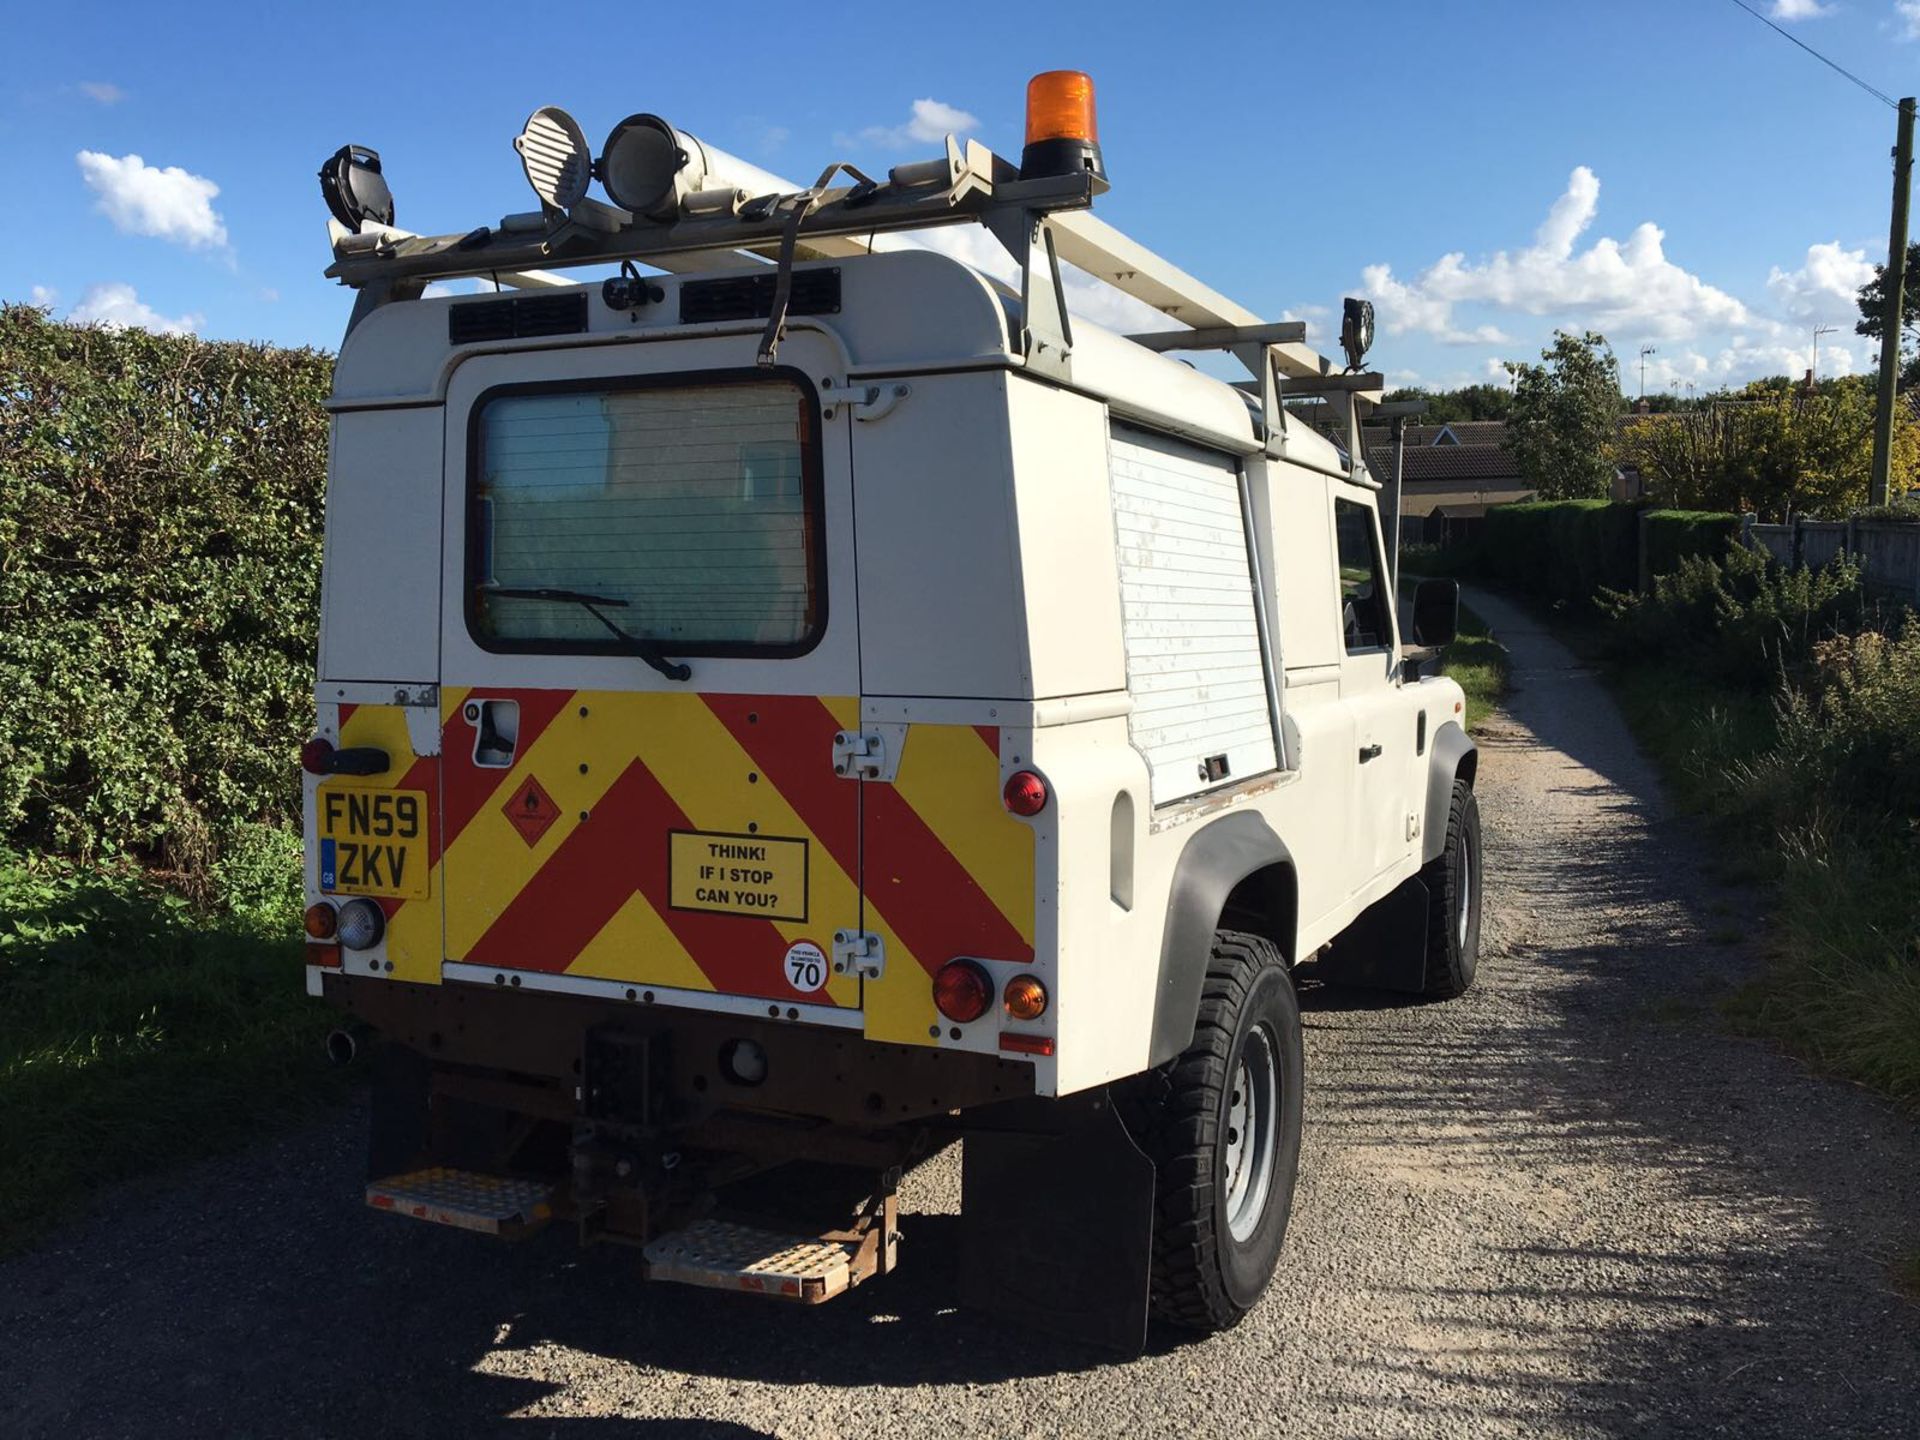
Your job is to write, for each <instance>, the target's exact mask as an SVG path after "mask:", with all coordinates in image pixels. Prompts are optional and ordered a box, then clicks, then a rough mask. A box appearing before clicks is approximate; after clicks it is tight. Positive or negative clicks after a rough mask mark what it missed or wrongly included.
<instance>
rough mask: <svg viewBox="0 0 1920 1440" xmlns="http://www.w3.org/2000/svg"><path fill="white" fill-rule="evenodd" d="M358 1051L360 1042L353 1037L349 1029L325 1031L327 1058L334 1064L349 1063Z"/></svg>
mask: <svg viewBox="0 0 1920 1440" xmlns="http://www.w3.org/2000/svg"><path fill="white" fill-rule="evenodd" d="M359 1053H360V1042H359V1041H358V1040H357V1039H355V1038H354V1034H353V1032H352V1031H351V1030H329V1031H328V1032H327V1059H329V1060H331V1061H332V1062H333V1063H334V1064H335V1065H351V1064H352V1063H353V1057H354V1056H355V1055H358V1054H359Z"/></svg>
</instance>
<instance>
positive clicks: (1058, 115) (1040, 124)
mask: <svg viewBox="0 0 1920 1440" xmlns="http://www.w3.org/2000/svg"><path fill="white" fill-rule="evenodd" d="M1076 170H1090V171H1092V172H1093V173H1094V174H1095V175H1098V176H1099V177H1100V178H1101V179H1102V180H1104V179H1106V178H1107V170H1106V166H1105V165H1103V164H1101V162H1100V126H1099V123H1098V121H1096V120H1095V119H1094V114H1093V78H1092V77H1091V76H1089V75H1087V74H1086V73H1085V72H1084V71H1080V70H1046V71H1042V72H1041V73H1040V74H1038V75H1036V76H1034V77H1033V79H1031V80H1029V81H1028V82H1027V146H1026V149H1024V150H1022V151H1021V152H1020V175H1021V177H1022V178H1023V179H1027V180H1032V179H1035V178H1037V177H1039V176H1043V175H1070V174H1072V173H1073V172H1074V171H1076Z"/></svg>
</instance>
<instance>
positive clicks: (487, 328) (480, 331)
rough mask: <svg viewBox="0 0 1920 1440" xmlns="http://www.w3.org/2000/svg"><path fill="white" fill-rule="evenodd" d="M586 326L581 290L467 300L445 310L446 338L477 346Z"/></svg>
mask: <svg viewBox="0 0 1920 1440" xmlns="http://www.w3.org/2000/svg"><path fill="white" fill-rule="evenodd" d="M586 328H587V296H586V292H585V291H584V290H576V291H574V292H572V293H571V294H567V295H516V296H514V297H512V298H511V299H506V300H470V301H468V302H466V303H465V304H462V305H455V306H452V307H451V308H450V309H448V311H447V341H448V343H449V344H453V345H478V344H480V343H481V342H482V341H485V340H528V339H532V338H533V337H535V336H539V335H578V334H582V333H584V332H585V330H586Z"/></svg>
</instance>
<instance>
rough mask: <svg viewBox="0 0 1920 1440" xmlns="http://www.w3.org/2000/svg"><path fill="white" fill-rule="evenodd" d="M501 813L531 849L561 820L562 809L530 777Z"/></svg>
mask: <svg viewBox="0 0 1920 1440" xmlns="http://www.w3.org/2000/svg"><path fill="white" fill-rule="evenodd" d="M500 813H501V814H502V815H505V816H506V817H507V821H508V823H510V824H511V825H512V826H513V828H514V829H516V830H518V831H519V832H520V838H521V839H522V840H524V841H526V842H527V844H528V846H529V847H531V846H534V845H538V844H539V843H540V837H541V836H542V835H544V834H546V833H547V830H548V829H549V827H551V826H552V824H553V822H554V821H556V820H558V819H559V818H560V807H559V806H558V805H556V804H554V803H553V797H552V796H551V795H549V794H547V792H546V791H545V790H544V789H542V788H541V785H540V782H539V781H538V780H536V779H534V778H533V776H531V775H529V776H528V777H527V778H526V779H525V780H524V781H523V782H522V783H521V785H520V787H519V788H518V789H517V790H515V791H514V792H513V794H512V796H510V797H509V798H508V800H507V803H506V804H504V805H502V806H501V807H500Z"/></svg>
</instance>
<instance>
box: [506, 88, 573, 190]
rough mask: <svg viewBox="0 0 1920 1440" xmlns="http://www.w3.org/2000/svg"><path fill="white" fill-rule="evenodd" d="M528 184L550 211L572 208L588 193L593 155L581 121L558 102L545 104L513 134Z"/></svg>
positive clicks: (514, 146)
mask: <svg viewBox="0 0 1920 1440" xmlns="http://www.w3.org/2000/svg"><path fill="white" fill-rule="evenodd" d="M513 148H514V149H516V150H518V151H519V152H520V163H521V164H522V165H523V166H525V167H526V171H527V183H528V184H529V185H531V186H532V187H533V193H534V194H535V195H538V196H539V197H540V203H541V204H542V205H544V206H545V207H546V208H547V209H549V210H571V209H572V208H573V207H574V206H575V205H578V204H579V203H580V201H581V200H582V199H583V198H584V197H585V196H586V193H587V182H588V181H589V180H591V179H592V178H593V157H592V154H591V152H589V151H588V149H587V137H586V136H585V135H583V134H582V133H581V132H580V125H579V122H578V121H576V120H575V119H574V118H573V117H572V116H571V115H569V114H568V113H567V112H566V111H564V110H562V109H561V108H560V107H559V106H558V105H542V106H541V107H540V108H539V109H538V110H536V111H534V112H533V114H531V115H529V116H528V117H527V124H526V128H525V129H523V130H522V131H521V132H520V133H519V134H518V135H516V136H514V137H513Z"/></svg>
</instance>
